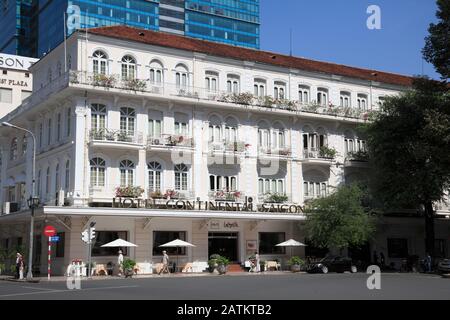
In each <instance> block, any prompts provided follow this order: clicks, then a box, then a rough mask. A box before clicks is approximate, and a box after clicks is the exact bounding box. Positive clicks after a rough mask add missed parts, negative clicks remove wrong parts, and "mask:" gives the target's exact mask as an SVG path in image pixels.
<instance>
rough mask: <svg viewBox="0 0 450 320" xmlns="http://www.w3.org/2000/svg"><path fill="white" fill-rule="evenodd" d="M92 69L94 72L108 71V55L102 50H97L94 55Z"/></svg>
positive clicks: (104, 73) (104, 72) (103, 72)
mask: <svg viewBox="0 0 450 320" xmlns="http://www.w3.org/2000/svg"><path fill="white" fill-rule="evenodd" d="M122 61H123V60H122ZM92 71H93V72H94V74H103V75H106V74H107V73H108V56H107V55H106V53H104V52H103V51H101V50H97V51H95V52H94V54H93V55H92Z"/></svg>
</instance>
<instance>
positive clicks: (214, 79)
mask: <svg viewBox="0 0 450 320" xmlns="http://www.w3.org/2000/svg"><path fill="white" fill-rule="evenodd" d="M205 88H206V90H208V91H213V92H216V91H217V90H218V89H219V74H218V73H217V72H213V71H206V75H205Z"/></svg>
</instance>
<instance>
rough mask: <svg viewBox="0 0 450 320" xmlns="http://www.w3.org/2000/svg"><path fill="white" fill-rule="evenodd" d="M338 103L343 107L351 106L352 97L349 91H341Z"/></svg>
mask: <svg viewBox="0 0 450 320" xmlns="http://www.w3.org/2000/svg"><path fill="white" fill-rule="evenodd" d="M339 103H340V106H341V107H343V108H350V107H351V106H352V99H351V94H350V92H347V91H341V94H340V98H339Z"/></svg>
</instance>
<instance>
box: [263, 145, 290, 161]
mask: <svg viewBox="0 0 450 320" xmlns="http://www.w3.org/2000/svg"><path fill="white" fill-rule="evenodd" d="M291 154H292V151H291V148H290V147H281V148H271V147H264V146H259V147H258V157H260V158H281V159H283V158H284V159H287V158H289V157H290V156H291Z"/></svg>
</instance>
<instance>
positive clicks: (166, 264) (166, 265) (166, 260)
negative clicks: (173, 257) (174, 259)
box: [158, 251, 170, 275]
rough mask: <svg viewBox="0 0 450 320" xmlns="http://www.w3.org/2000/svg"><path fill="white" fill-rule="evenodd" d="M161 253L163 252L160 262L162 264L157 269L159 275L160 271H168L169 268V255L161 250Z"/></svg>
mask: <svg viewBox="0 0 450 320" xmlns="http://www.w3.org/2000/svg"><path fill="white" fill-rule="evenodd" d="M162 253H163V257H162V264H163V266H162V268H161V270H159V273H158V275H161V273H164V272H167V273H170V270H169V256H168V255H167V252H166V251H163V252H162Z"/></svg>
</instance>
